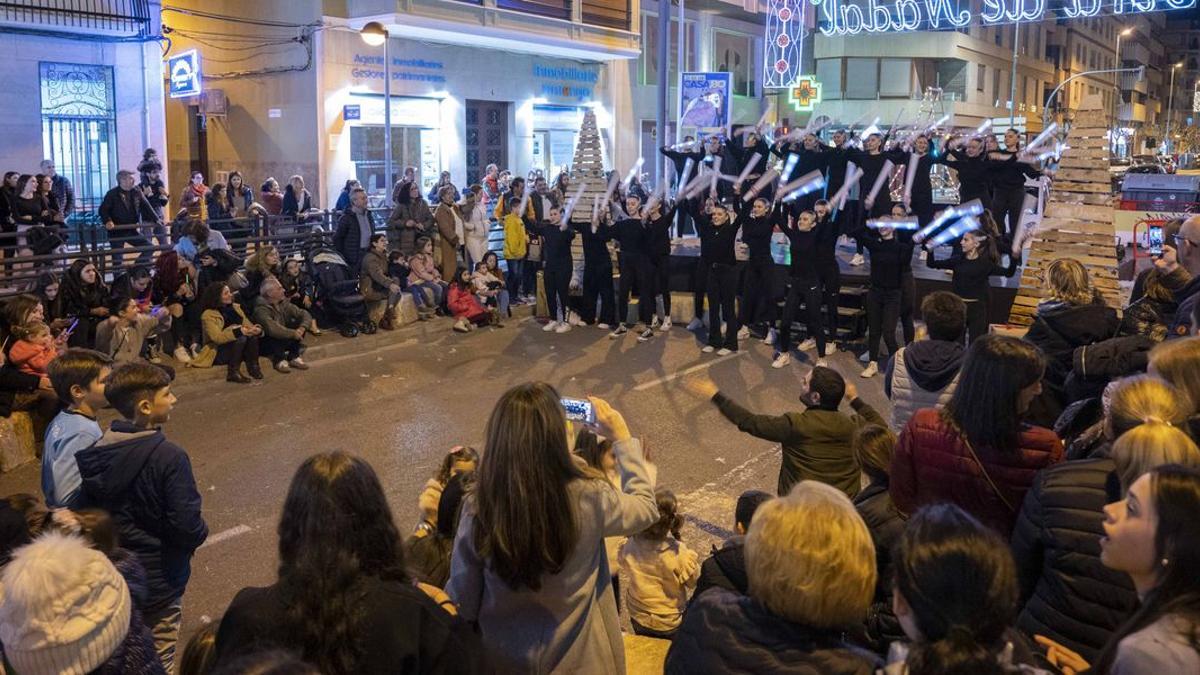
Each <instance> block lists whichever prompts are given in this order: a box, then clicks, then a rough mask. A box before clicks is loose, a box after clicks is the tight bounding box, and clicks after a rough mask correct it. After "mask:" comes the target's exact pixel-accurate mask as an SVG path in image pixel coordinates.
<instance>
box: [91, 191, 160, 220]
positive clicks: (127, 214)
mask: <svg viewBox="0 0 1200 675" xmlns="http://www.w3.org/2000/svg"><path fill="white" fill-rule="evenodd" d="M139 215H140V216H141V217H142V218H144V219H146V220H148V221H150V222H152V223H153V222H158V214H156V213H155V212H154V208H153V207H151V206H150V202H149V201H148V200H147V199H146V195H144V194H142V191H141V190H139V189H137V188H136V187H133V188H130V189H128V190H122V189H121V187H120V186H117V187H115V188H113V189H111V190H109V191H108V192H107V193H106V194H105V195H104V201H102V202H100V222H102V223H107V222H108V221H110V220H111V221H112V222H113V224H114V225H136V224H137V223H138V216H139Z"/></svg>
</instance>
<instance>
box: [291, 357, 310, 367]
mask: <svg viewBox="0 0 1200 675" xmlns="http://www.w3.org/2000/svg"><path fill="white" fill-rule="evenodd" d="M288 365H289V366H291V367H292V368H295V369H296V370H308V364H307V363H305V362H304V359H302V358H300V357H299V356H297V357H296V358H294V359H292V360H291V361H288Z"/></svg>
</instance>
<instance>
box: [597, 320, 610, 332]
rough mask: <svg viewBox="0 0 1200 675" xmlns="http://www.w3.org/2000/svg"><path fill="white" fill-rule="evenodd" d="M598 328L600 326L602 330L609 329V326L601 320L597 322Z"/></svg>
mask: <svg viewBox="0 0 1200 675" xmlns="http://www.w3.org/2000/svg"><path fill="white" fill-rule="evenodd" d="M596 328H599V329H600V330H608V328H609V326H608V324H606V323H604V322H603V321H601V322H600V323H598V324H596Z"/></svg>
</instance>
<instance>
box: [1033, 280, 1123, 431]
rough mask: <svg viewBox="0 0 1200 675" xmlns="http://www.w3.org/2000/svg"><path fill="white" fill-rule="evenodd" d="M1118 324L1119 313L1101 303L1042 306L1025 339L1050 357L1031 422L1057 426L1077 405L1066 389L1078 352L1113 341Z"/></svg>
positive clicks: (1050, 303)
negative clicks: (1065, 412)
mask: <svg viewBox="0 0 1200 675" xmlns="http://www.w3.org/2000/svg"><path fill="white" fill-rule="evenodd" d="M1118 323H1119V322H1118V320H1117V312H1116V310H1114V309H1113V308H1112V307H1109V306H1107V305H1104V304H1101V303H1100V302H1095V303H1092V304H1088V305H1070V304H1067V303H1063V302H1056V301H1048V302H1043V303H1042V304H1040V305H1039V306H1038V310H1037V317H1036V318H1035V319H1034V321H1033V325H1032V326H1030V328H1029V332H1028V333H1026V334H1025V339H1026V340H1028V341H1029V342H1032V343H1033V344H1035V345H1037V346H1038V348H1040V349H1041V350H1042V353H1043V354H1045V355H1046V376H1045V377H1044V378H1043V379H1042V386H1043V391H1042V395H1041V396H1040V397H1038V399H1037V400H1035V402H1034V404H1033V405H1031V406H1030V410H1029V414H1028V415H1027V418H1028V419H1029V421H1030V422H1032V423H1034V424H1037V425H1039V426H1046V427H1049V426H1053V424H1054V420H1056V419H1058V416H1059V415H1060V414H1062V411H1063V408H1064V407H1065V406H1067V405H1069V404H1070V403H1072V402H1073V401H1071V400H1070V399H1068V397H1067V395H1066V389H1065V387H1066V383H1067V376H1068V375H1070V373H1071V369H1072V366H1073V363H1072V357H1073V356H1074V353H1075V350H1076V349H1077V348H1079V347H1083V346H1084V345H1091V344H1095V343H1097V342H1100V341H1102V340H1107V339H1108V338H1111V337H1113V336H1114V335H1115V334H1116V332H1117V324H1118Z"/></svg>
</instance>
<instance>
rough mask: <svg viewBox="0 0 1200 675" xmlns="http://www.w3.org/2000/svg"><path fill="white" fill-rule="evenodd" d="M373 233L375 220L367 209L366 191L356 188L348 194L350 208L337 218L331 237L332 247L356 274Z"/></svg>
mask: <svg viewBox="0 0 1200 675" xmlns="http://www.w3.org/2000/svg"><path fill="white" fill-rule="evenodd" d="M374 231H375V218H374V216H372V214H371V212H370V211H369V210H368V209H367V191H366V190H364V189H362V188H358V189H356V190H354V191H353V192H351V193H350V208H348V209H346V210H345V211H343V212H342V216H341V218H338V224H337V231H336V232H334V235H333V247H334V248H335V249H337V252H338V253H341V254H342V258H344V259H345V260H346V264H347V265H349V266H350V269H351V270H353V271H354V272H355V273H358V268H359V266H360V265H361V264H362V259H363V256H364V255H366V252H367V247H368V246H370V244H371V234H372V233H373V232H374Z"/></svg>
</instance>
